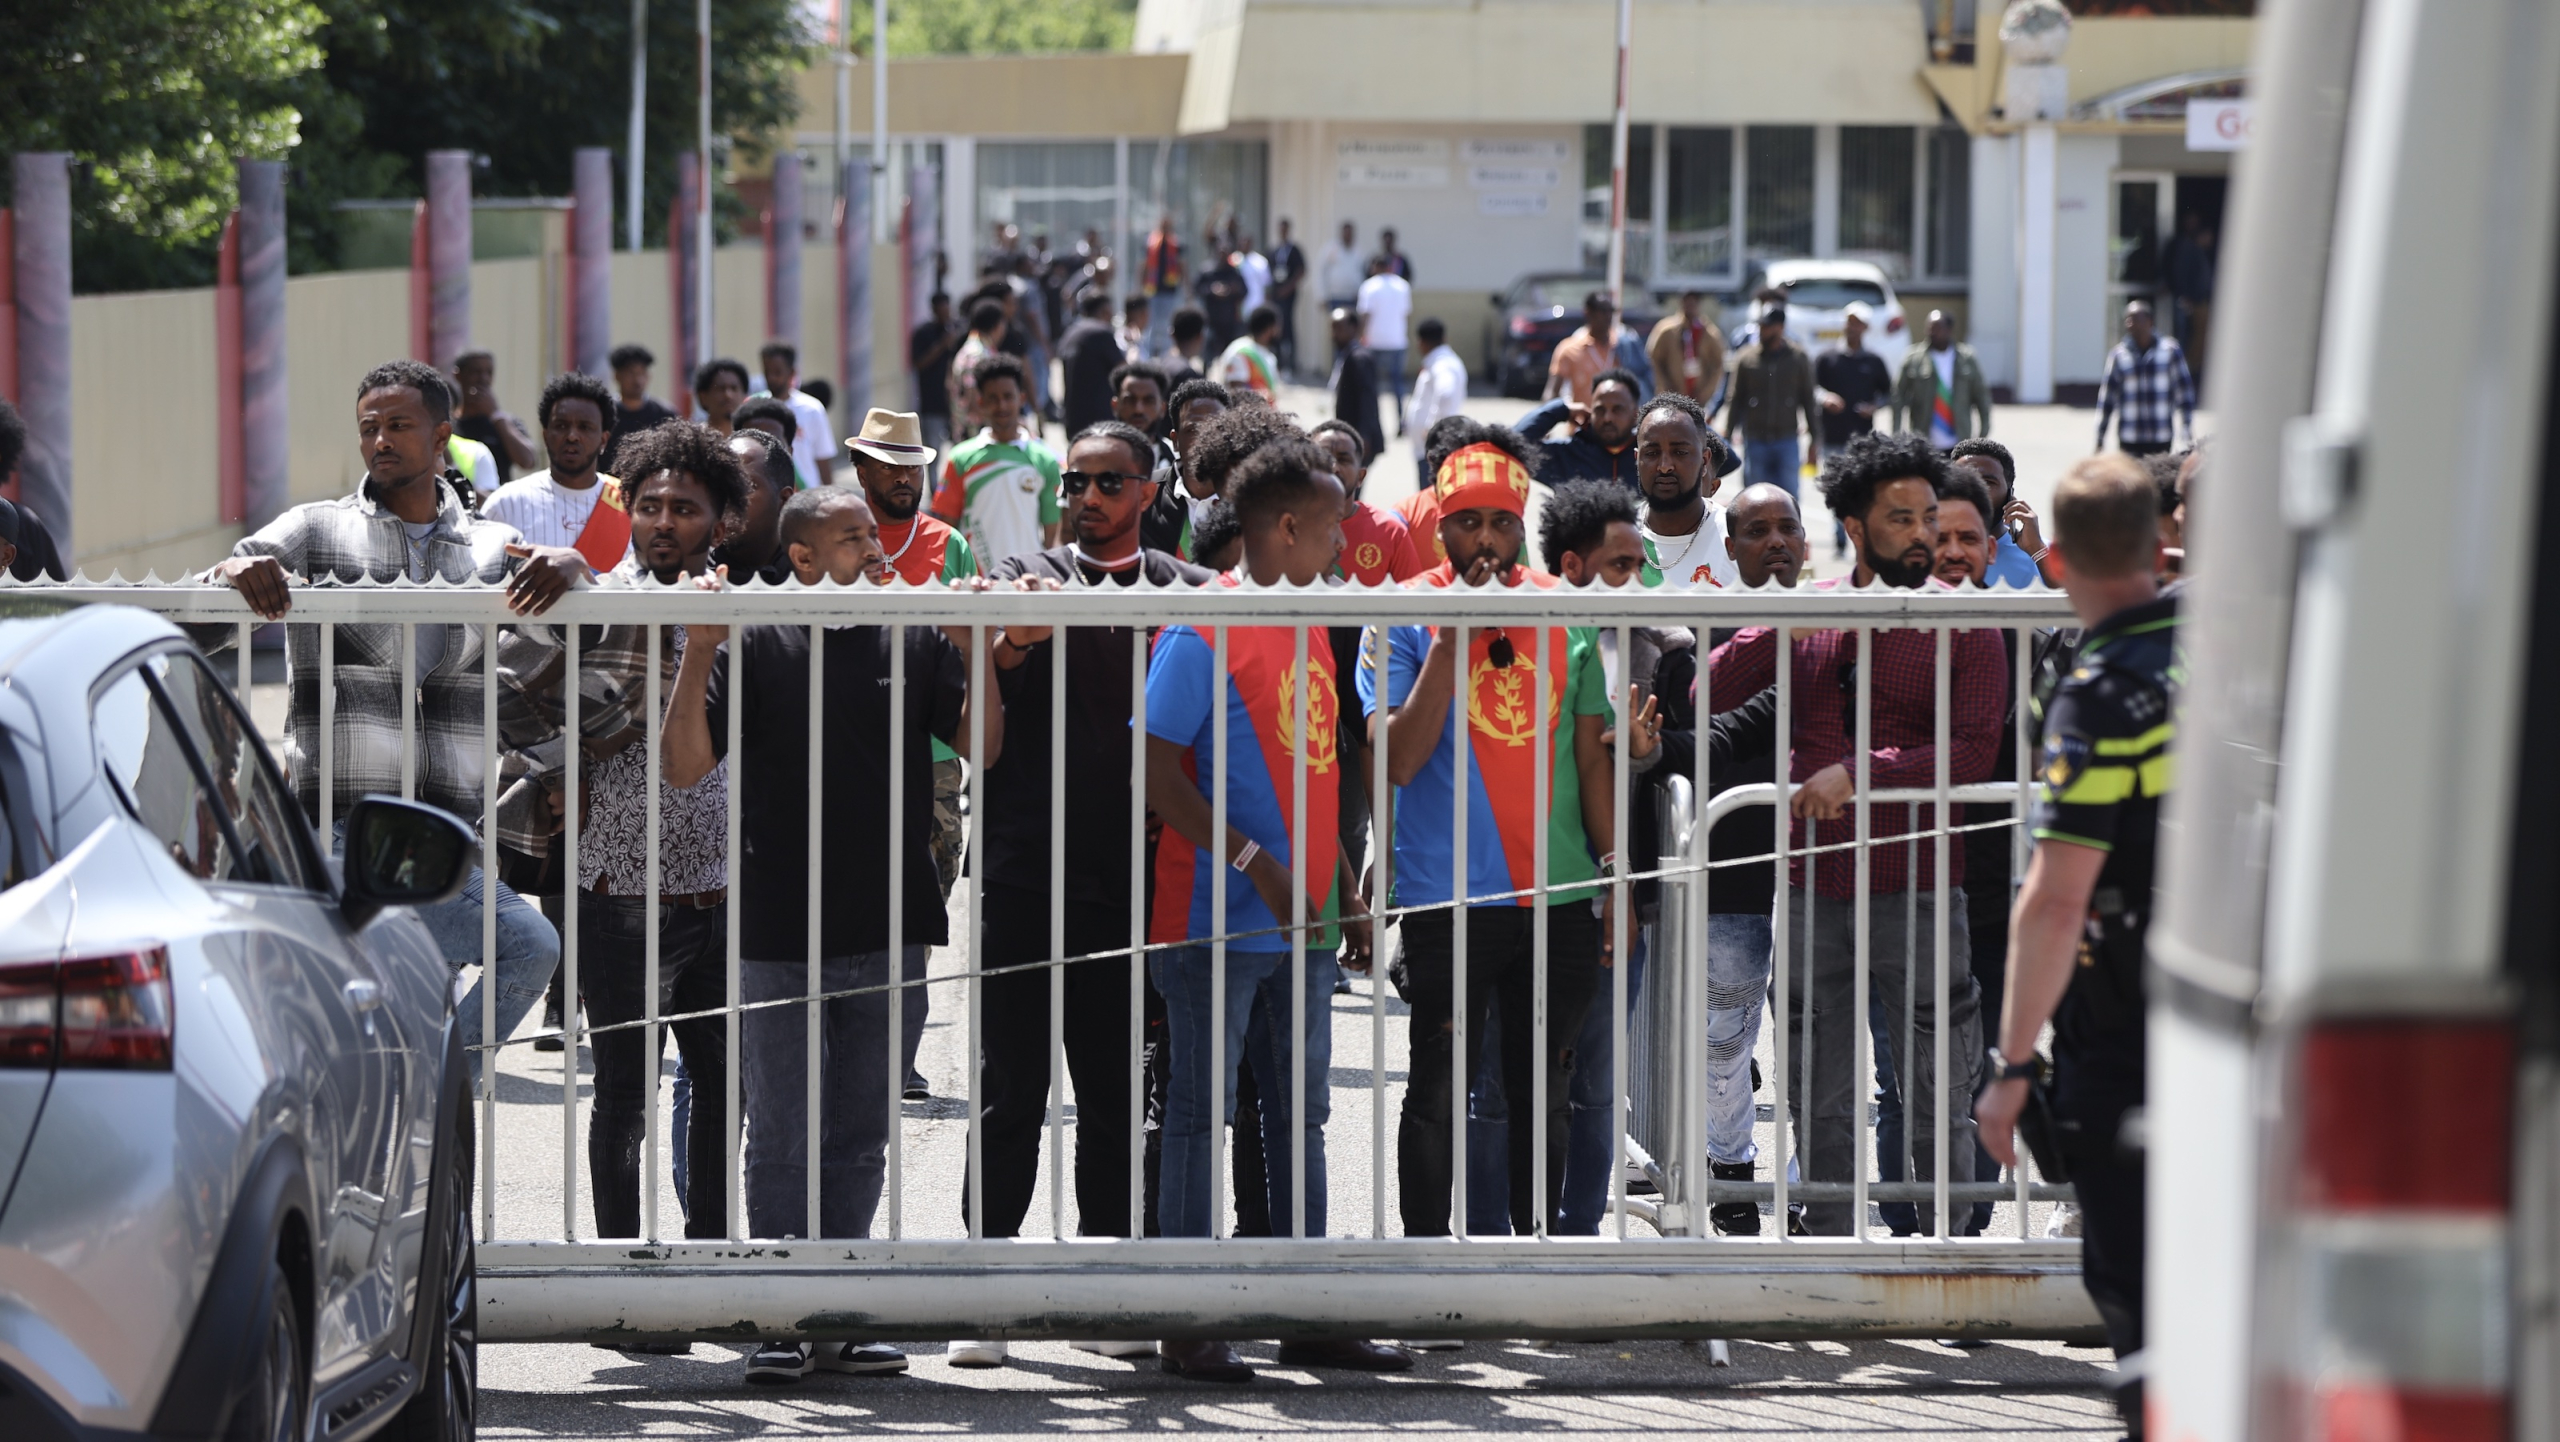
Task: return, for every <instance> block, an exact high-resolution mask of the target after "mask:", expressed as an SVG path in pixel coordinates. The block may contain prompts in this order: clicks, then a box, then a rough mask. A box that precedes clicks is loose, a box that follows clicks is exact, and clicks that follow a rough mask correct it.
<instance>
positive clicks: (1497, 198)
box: [1476, 190, 1547, 216]
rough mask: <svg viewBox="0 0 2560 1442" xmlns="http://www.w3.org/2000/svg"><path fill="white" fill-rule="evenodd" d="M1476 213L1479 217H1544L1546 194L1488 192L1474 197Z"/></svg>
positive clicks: (1539, 191) (1541, 191)
mask: <svg viewBox="0 0 2560 1442" xmlns="http://www.w3.org/2000/svg"><path fill="white" fill-rule="evenodd" d="M1476 211H1477V213H1478V214H1480V215H1515V216H1516V215H1544V214H1546V213H1547V194H1546V192H1545V191H1543V190H1531V191H1525V192H1524V191H1506V190H1488V191H1486V192H1484V193H1483V194H1481V195H1478V196H1477V197H1476Z"/></svg>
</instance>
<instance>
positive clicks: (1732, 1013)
mask: <svg viewBox="0 0 2560 1442" xmlns="http://www.w3.org/2000/svg"><path fill="white" fill-rule="evenodd" d="M1769 938H1770V921H1769V917H1768V916H1767V915H1765V914H1763V915H1756V916H1746V915H1738V914H1732V913H1725V912H1710V913H1708V915H1707V1160H1709V1161H1711V1162H1728V1163H1730V1162H1749V1161H1756V1160H1758V1158H1759V1155H1760V1152H1759V1147H1758V1144H1757V1143H1756V1142H1755V1141H1754V1140H1753V1132H1752V1128H1753V1126H1754V1124H1756V1123H1757V1122H1758V1120H1759V1107H1758V1105H1757V1104H1756V1103H1755V1102H1753V1100H1752V1097H1751V1053H1752V1052H1753V1051H1754V1050H1755V1049H1756V1048H1758V1046H1759V1045H1760V1015H1761V1013H1762V1011H1763V1010H1765V1009H1766V1008H1767V1006H1768V1004H1769V968H1770V940H1769Z"/></svg>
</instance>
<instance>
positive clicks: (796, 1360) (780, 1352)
mask: <svg viewBox="0 0 2560 1442" xmlns="http://www.w3.org/2000/svg"><path fill="white" fill-rule="evenodd" d="M815 1350H816V1349H815V1348H812V1347H811V1346H810V1345H809V1344H808V1343H806V1342H767V1343H765V1344H764V1345H763V1346H760V1347H758V1348H756V1351H755V1355H754V1356H752V1357H749V1358H748V1359H747V1380H748V1381H750V1382H755V1383H758V1384H761V1385H763V1386H767V1387H779V1386H781V1385H783V1384H784V1383H787V1382H797V1381H799V1380H800V1379H801V1378H803V1377H806V1376H808V1375H809V1368H810V1365H811V1362H810V1356H811V1353H812V1352H814V1351H815Z"/></svg>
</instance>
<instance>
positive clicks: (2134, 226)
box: [2107, 170, 2178, 345]
mask: <svg viewBox="0 0 2560 1442" xmlns="http://www.w3.org/2000/svg"><path fill="white" fill-rule="evenodd" d="M2113 194H2114V207H2113V208H2114V211H2115V214H2114V217H2113V219H2112V224H2111V225H2110V228H2109V230H2108V240H2107V339H2108V344H2110V345H2112V344H2114V343H2115V338H2116V337H2117V336H2118V335H2121V334H2122V333H2123V329H2124V307H2125V302H2127V301H2130V300H2134V299H2137V298H2139V299H2142V300H2147V301H2150V302H2151V303H2152V307H2153V309H2155V310H2159V311H2162V312H2163V313H2165V310H2166V306H2167V303H2168V277H2167V274H2166V271H2165V269H2164V267H2163V266H2162V264H2161V260H2162V250H2163V247H2165V246H2166V245H2167V244H2168V241H2169V237H2170V236H2171V235H2173V234H2175V233H2176V227H2177V205H2178V180H2177V177H2176V176H2174V175H2171V174H2170V173H2169V172H2167V171H2165V170H2119V171H2117V172H2116V176H2115V185H2114V190H2113Z"/></svg>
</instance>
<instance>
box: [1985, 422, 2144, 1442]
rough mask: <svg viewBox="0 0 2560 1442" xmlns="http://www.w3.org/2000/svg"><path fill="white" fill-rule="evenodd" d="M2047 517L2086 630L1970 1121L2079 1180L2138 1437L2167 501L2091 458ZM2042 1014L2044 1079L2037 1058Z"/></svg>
mask: <svg viewBox="0 0 2560 1442" xmlns="http://www.w3.org/2000/svg"><path fill="white" fill-rule="evenodd" d="M2053 518H2054V526H2055V529H2056V531H2057V532H2058V533H2059V537H2058V539H2057V541H2056V544H2055V547H2054V550H2055V552H2056V553H2057V554H2058V555H2060V557H2061V558H2062V563H2063V575H2062V586H2063V589H2064V590H2065V591H2067V592H2069V593H2070V596H2071V605H2072V609H2073V610H2074V611H2077V612H2078V613H2079V616H2080V620H2081V624H2082V625H2084V626H2086V627H2088V630H2087V631H2086V632H2085V633H2084V634H2083V636H2082V639H2081V643H2080V649H2079V653H2078V656H2077V657H2076V658H2075V660H2074V661H2073V663H2072V666H2071V669H2070V671H2069V672H2068V673H2067V674H2066V675H2065V676H2064V677H2063V679H2062V684H2061V686H2060V687H2059V688H2058V689H2057V690H2056V691H2055V693H2054V696H2053V700H2052V704H2051V705H2050V706H2049V707H2048V708H2047V709H2046V712H2045V717H2044V749H2043V758H2042V765H2041V770H2040V772H2039V774H2038V776H2037V789H2036V804H2035V810H2034V813H2033V817H2032V820H2031V823H2030V824H2031V826H2032V828H2033V830H2034V833H2035V838H2036V849H2035V855H2034V857H2033V859H2031V860H2030V861H2029V862H2028V864H2027V875H2026V883H2025V885H2024V886H2023V887H2022V888H2020V890H2019V893H2018V903H2017V910H2016V912H2015V913H2014V914H2013V917H2012V920H2011V922H2010V932H2009V970H2008V998H2007V1002H2006V1004H2005V1006H2004V1007H2003V1009H2002V1013H2001V1018H2000V1031H1999V1038H2000V1042H1999V1045H1998V1046H1997V1047H1996V1048H1994V1049H1993V1050H1992V1052H1991V1055H1990V1057H1989V1059H1988V1064H1987V1068H1986V1072H1985V1077H1986V1083H1987V1084H1986V1085H1985V1086H1984V1088H1983V1091H1982V1096H1981V1099H1980V1100H1979V1101H1978V1102H1977V1103H1976V1104H1975V1106H1974V1116H1975V1119H1976V1120H1977V1121H1978V1122H1979V1123H1980V1124H1981V1135H1982V1141H1983V1144H1984V1145H1985V1146H1986V1147H1988V1148H1989V1149H1990V1150H1991V1153H1992V1155H1994V1156H1995V1157H1997V1158H1999V1160H2000V1161H2001V1162H2002V1163H2003V1164H2004V1165H2010V1166H2014V1165H2016V1164H2017V1156H2016V1146H2015V1142H2014V1140H2013V1135H2014V1133H2015V1132H2017V1131H2018V1130H2019V1129H2020V1124H2021V1115H2022V1113H2023V1114H2024V1124H2025V1130H2026V1132H2027V1140H2028V1144H2029V1146H2030V1147H2031V1148H2033V1149H2034V1150H2035V1151H2036V1154H2037V1161H2038V1164H2039V1166H2040V1167H2041V1168H2042V1169H2043V1170H2044V1171H2045V1172H2046V1173H2047V1174H2048V1177H2049V1179H2052V1180H2064V1179H2067V1180H2069V1181H2071V1182H2072V1183H2074V1184H2075V1186H2076V1188H2077V1190H2078V1193H2079V1202H2080V1212H2081V1248H2080V1261H2081V1275H2082V1279H2083V1281H2084V1283H2085V1284H2086V1285H2087V1287H2088V1289H2089V1296H2090V1299H2091V1300H2092V1301H2094V1302H2096V1303H2097V1307H2098V1316H2099V1319H2100V1320H2101V1321H2102V1322H2104V1323H2105V1325H2106V1329H2107V1341H2108V1344H2109V1345H2110V1346H2112V1347H2113V1348H2114V1349H2115V1353H2116V1359H2117V1364H2118V1374H2119V1376H2120V1378H2121V1379H2122V1380H2121V1381H2120V1382H2119V1383H2118V1389H2117V1398H2116V1404H2117V1406H2118V1408H2119V1409H2120V1410H2122V1412H2123V1414H2124V1418H2125V1426H2126V1430H2127V1432H2128V1434H2129V1435H2131V1436H2133V1437H2140V1436H2141V1435H2142V1382H2141V1363H2140V1360H2139V1358H2140V1355H2141V1351H2142V1228H2143V1211H2142V1189H2143V1156H2142V1142H2141V1137H2140V1126H2139V1117H2140V1113H2141V1110H2142V1100H2143V1005H2142V959H2143V937H2144V935H2145V933H2146V932H2147V930H2148V929H2149V926H2150V921H2151V910H2152V875H2153V871H2154V859H2155V857H2156V855H2157V847H2158V833H2159V827H2160V803H2161V800H2162V798H2163V797H2165V796H2166V795H2167V794H2168V791H2169V785H2170V778H2171V769H2170V762H2171V757H2170V750H2171V748H2170V742H2171V736H2172V726H2173V722H2172V721H2171V719H2170V703H2171V692H2172V689H2173V687H2174V686H2175V685H2176V680H2177V674H2178V667H2177V660H2176V647H2177V625H2178V615H2177V605H2178V603H2177V598H2176V597H2175V595H2163V594H2161V591H2160V584H2159V579H2158V574H2159V569H2160V560H2161V556H2160V531H2159V498H2158V493H2157V492H2156V491H2153V490H2151V489H2150V486H2149V481H2148V479H2147V478H2146V476H2145V474H2144V472H2143V469H2142V467H2141V466H2140V465H2139V464H2138V463H2136V462H2134V461H2132V460H2129V459H2127V458H2126V457H2124V456H2122V455H2119V454H2113V453H2110V454H2107V455H2100V456H2092V457H2089V458H2088V459H2086V460H2084V461H2081V462H2080V463H2079V464H2078V465H2076V466H2074V467H2073V468H2072V469H2071V471H2070V473H2069V474H2068V475H2066V476H2064V477H2063V479H2062V481H2061V483H2060V484H2059V485H2057V486H2056V487H2055V488H2054V498H2053ZM2047 1019H2051V1020H2052V1021H2053V1024H2054V1047H2053V1052H2054V1055H2053V1062H2052V1067H2051V1071H2050V1079H2051V1086H2050V1088H2049V1090H2047V1089H2043V1088H2042V1087H2041V1085H2040V1084H2041V1083H2042V1081H2043V1080H2044V1078H2045V1077H2046V1075H2047V1073H2046V1072H2045V1069H2044V1067H2043V1064H2042V1063H2040V1062H2039V1061H2038V1059H2037V1058H2036V1055H2035V1044H2036V1037H2037V1035H2038V1033H2039V1032H2040V1031H2042V1029H2043V1027H2044V1024H2045V1022H2046V1020H2047ZM2031 1088H2033V1089H2034V1091H2033V1095H2032V1098H2031ZM2128 1122H2131V1123H2132V1125H2131V1126H2128ZM2057 1170H2058V1171H2061V1172H2063V1173H2064V1174H2065V1176H2063V1177H2054V1176H2052V1173H2054V1172H2056V1171H2057Z"/></svg>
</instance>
